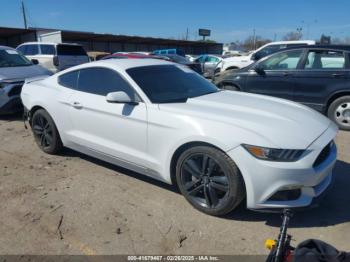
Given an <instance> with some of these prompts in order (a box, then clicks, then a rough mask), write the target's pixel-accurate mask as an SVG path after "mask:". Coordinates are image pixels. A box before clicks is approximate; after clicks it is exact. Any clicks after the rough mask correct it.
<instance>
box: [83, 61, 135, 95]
mask: <svg viewBox="0 0 350 262" xmlns="http://www.w3.org/2000/svg"><path fill="white" fill-rule="evenodd" d="M78 90H79V91H82V92H86V93H91V94H95V95H101V96H106V95H107V94H108V93H111V92H118V91H124V92H126V93H127V94H128V95H129V96H130V97H133V96H135V93H134V91H133V89H132V88H131V87H130V86H129V84H128V83H127V82H126V81H125V80H124V79H123V78H122V77H121V76H120V75H119V74H118V73H117V72H115V71H113V70H111V69H107V68H87V69H82V70H80V74H79V80H78Z"/></svg>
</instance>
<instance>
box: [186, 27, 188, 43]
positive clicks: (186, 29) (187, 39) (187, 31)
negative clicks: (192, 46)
mask: <svg viewBox="0 0 350 262" xmlns="http://www.w3.org/2000/svg"><path fill="white" fill-rule="evenodd" d="M187 40H188V27H187V29H186V41H187Z"/></svg>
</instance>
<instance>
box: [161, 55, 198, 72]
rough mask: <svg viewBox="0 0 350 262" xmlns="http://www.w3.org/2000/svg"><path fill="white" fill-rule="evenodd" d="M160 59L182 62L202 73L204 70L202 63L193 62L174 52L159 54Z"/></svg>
mask: <svg viewBox="0 0 350 262" xmlns="http://www.w3.org/2000/svg"><path fill="white" fill-rule="evenodd" d="M157 57H158V58H159V59H162V58H163V59H165V60H168V61H171V62H174V63H178V64H182V65H185V66H187V67H189V68H191V69H192V70H193V71H195V72H197V73H198V74H200V75H202V74H203V70H202V65H201V64H200V63H196V62H191V61H189V60H188V59H187V58H185V57H183V56H180V55H175V54H174V55H173V54H168V55H158V56H157Z"/></svg>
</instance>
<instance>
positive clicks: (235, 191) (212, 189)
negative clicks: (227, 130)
mask: <svg viewBox="0 0 350 262" xmlns="http://www.w3.org/2000/svg"><path fill="white" fill-rule="evenodd" d="M176 180H177V184H178V187H179V189H180V191H181V193H182V194H183V195H184V197H185V198H186V199H187V200H188V201H189V202H190V203H191V204H192V205H193V206H194V207H195V208H197V209H198V210H200V211H202V212H204V213H207V214H209V215H214V216H220V215H225V214H227V213H229V212H231V211H232V210H233V209H234V208H235V207H237V206H238V205H239V203H240V202H241V201H242V200H243V199H244V197H245V187H244V182H243V178H242V176H241V174H240V171H239V169H238V167H237V166H236V164H235V163H234V162H233V160H232V159H231V158H230V157H229V156H228V155H226V154H225V153H224V152H222V151H220V150H218V149H216V148H214V147H210V146H195V147H192V148H190V149H188V150H186V151H185V152H183V153H182V154H181V156H180V157H179V159H178V161H177V165H176Z"/></svg>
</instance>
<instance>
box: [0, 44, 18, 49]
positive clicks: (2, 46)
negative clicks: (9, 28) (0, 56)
mask: <svg viewBox="0 0 350 262" xmlns="http://www.w3.org/2000/svg"><path fill="white" fill-rule="evenodd" d="M6 49H12V50H15V49H14V48H12V47H9V46H5V45H0V50H6Z"/></svg>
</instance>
